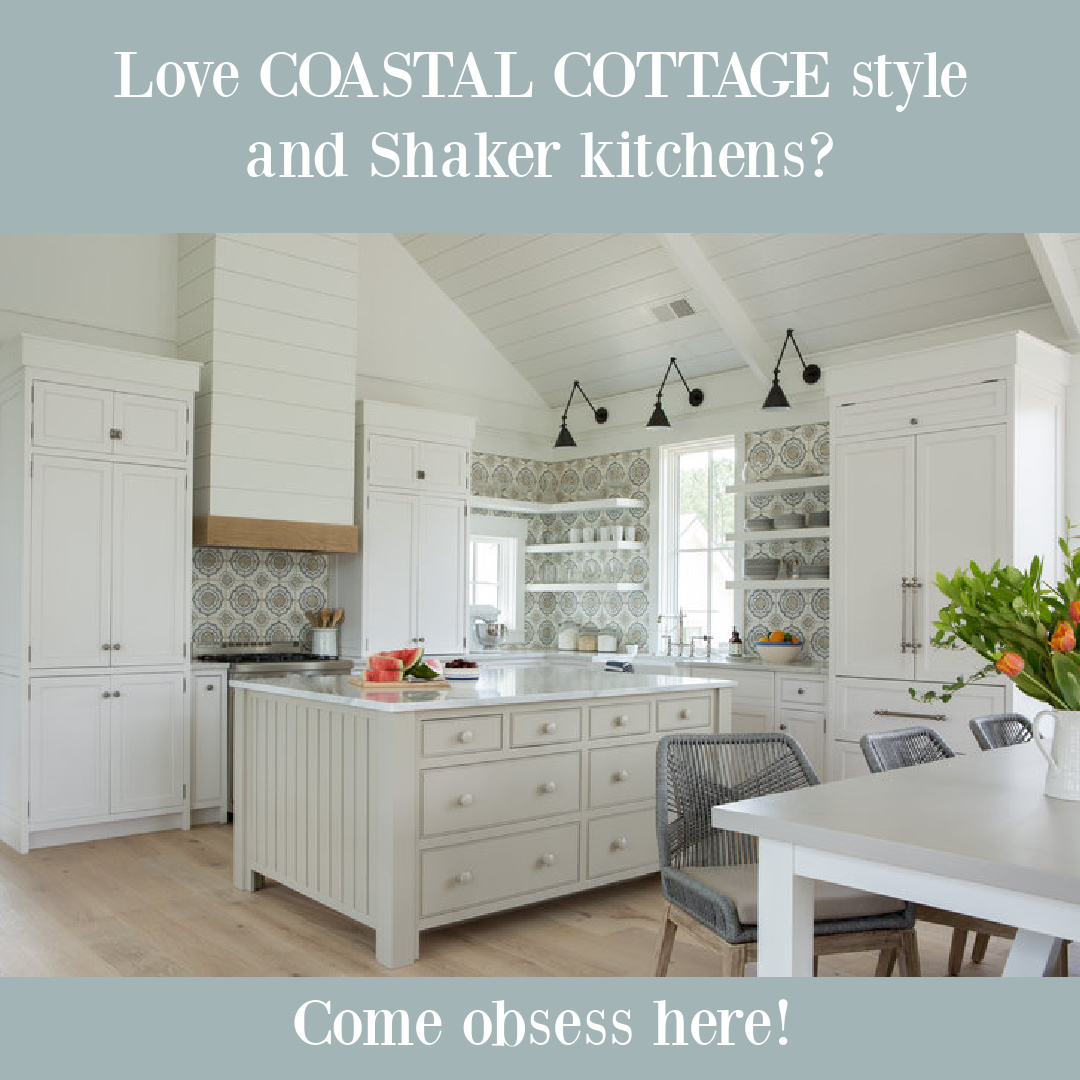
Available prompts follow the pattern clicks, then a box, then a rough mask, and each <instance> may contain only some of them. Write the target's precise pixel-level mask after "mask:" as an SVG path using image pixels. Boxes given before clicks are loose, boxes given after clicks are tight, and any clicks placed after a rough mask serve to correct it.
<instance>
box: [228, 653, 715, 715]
mask: <svg viewBox="0 0 1080 1080" xmlns="http://www.w3.org/2000/svg"><path fill="white" fill-rule="evenodd" d="M230 685H231V686H232V687H233V688H234V689H239V690H260V691H263V692H264V693H268V694H284V695H286V696H289V697H300V698H306V699H308V700H311V701H326V702H330V703H332V704H335V705H347V706H351V707H354V708H363V709H371V710H374V711H378V712H445V711H447V710H450V709H461V708H469V707H482V706H490V705H521V704H532V703H534V702H539V701H579V700H581V699H586V698H588V699H592V698H606V697H627V696H631V695H637V694H662V693H673V692H675V693H678V692H683V691H687V690H713V689H717V688H722V687H731V686H734V685H735V683H734V682H733V681H732V680H731V679H721V678H716V677H715V676H707V677H703V678H686V677H682V676H677V675H644V674H633V675H629V674H625V673H622V672H608V671H603V670H601V669H599V668H595V667H581V668H575V667H559V666H545V665H543V664H536V665H521V664H517V665H506V666H502V667H500V666H497V665H490V666H487V665H485V666H484V667H482V668H481V669H480V677H479V679H476V680H474V681H473V680H469V681H464V680H462V681H458V682H454V683H452V684H451V686H450V688H449V689H442V690H438V689H430V688H425V687H423V686H422V685H420V686H417V685H416V684H410V685H409V687H408V688H401V689H398V688H395V687H392V686H387V687H385V688H382V687H381V688H379V689H378V690H368V691H365V690H362V689H361V688H360V687H359V686H354V685H353V684H352V683H350V682H349V680H348V677H347V676H344V675H277V676H275V675H250V676H246V677H241V678H238V679H234V680H233V681H232V683H231V684H230Z"/></svg>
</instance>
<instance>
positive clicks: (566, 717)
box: [510, 709, 581, 746]
mask: <svg viewBox="0 0 1080 1080" xmlns="http://www.w3.org/2000/svg"><path fill="white" fill-rule="evenodd" d="M580 738H581V710H580V709H530V710H528V711H527V712H512V713H511V714H510V745H511V746H543V745H544V744H545V743H560V742H576V741H577V740H578V739H580Z"/></svg>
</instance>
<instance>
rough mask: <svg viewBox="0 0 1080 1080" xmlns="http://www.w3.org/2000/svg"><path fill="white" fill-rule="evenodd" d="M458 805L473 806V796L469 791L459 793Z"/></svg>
mask: <svg viewBox="0 0 1080 1080" xmlns="http://www.w3.org/2000/svg"><path fill="white" fill-rule="evenodd" d="M457 804H458V806H472V796H471V795H469V794H468V793H466V794H464V795H459V796H458V800H457Z"/></svg>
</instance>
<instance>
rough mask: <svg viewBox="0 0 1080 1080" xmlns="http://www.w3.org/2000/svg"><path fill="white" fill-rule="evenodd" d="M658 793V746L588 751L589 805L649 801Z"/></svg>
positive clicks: (635, 745) (640, 744) (645, 744)
mask: <svg viewBox="0 0 1080 1080" xmlns="http://www.w3.org/2000/svg"><path fill="white" fill-rule="evenodd" d="M655 794H656V744H655V743H652V742H648V743H635V744H634V745H633V746H613V747H610V748H609V749H604V750H590V751H589V805H590V806H615V805H617V804H618V803H625V802H636V801H638V800H640V799H650V798H652V797H653V796H654V795H655Z"/></svg>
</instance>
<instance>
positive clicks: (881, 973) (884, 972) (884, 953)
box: [874, 949, 896, 979]
mask: <svg viewBox="0 0 1080 1080" xmlns="http://www.w3.org/2000/svg"><path fill="white" fill-rule="evenodd" d="M895 966H896V950H895V949H882V950H881V952H880V953H878V961H877V968H876V969H875V971H874V977H875V978H878V979H881V978H884V979H887V978H888V977H889V976H890V975H891V974H892V973H893V968H894V967H895Z"/></svg>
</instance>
